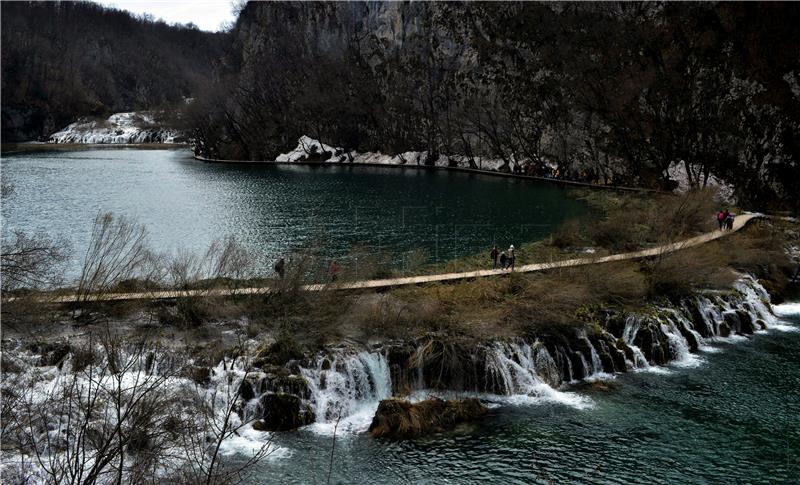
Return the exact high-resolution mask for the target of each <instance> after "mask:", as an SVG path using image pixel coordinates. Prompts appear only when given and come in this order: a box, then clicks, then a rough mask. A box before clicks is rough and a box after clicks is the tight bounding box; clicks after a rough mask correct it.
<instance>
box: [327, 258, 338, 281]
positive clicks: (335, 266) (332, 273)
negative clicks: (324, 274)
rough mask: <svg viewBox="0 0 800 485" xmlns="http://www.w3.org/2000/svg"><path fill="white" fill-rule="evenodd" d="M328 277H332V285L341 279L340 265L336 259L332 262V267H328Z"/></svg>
mask: <svg viewBox="0 0 800 485" xmlns="http://www.w3.org/2000/svg"><path fill="white" fill-rule="evenodd" d="M328 275H329V276H330V277H331V283H334V282H335V281H336V278H338V277H339V263H337V262H336V260H335V259H334V260H333V261H331V265H330V267H328Z"/></svg>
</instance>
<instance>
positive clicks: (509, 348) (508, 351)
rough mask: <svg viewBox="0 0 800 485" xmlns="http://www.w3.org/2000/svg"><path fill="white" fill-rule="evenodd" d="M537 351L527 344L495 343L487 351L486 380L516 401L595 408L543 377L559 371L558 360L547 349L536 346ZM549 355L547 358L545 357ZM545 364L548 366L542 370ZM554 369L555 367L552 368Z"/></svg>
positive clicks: (584, 399)
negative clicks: (551, 385) (544, 379)
mask: <svg viewBox="0 0 800 485" xmlns="http://www.w3.org/2000/svg"><path fill="white" fill-rule="evenodd" d="M534 345H535V347H536V350H534V349H532V348H531V346H530V345H528V344H526V343H500V342H498V343H495V344H494V345H493V346H492V347H490V348H488V349H487V350H486V352H487V356H486V381H487V383H491V382H494V383H495V386H494V387H495V389H497V391H498V392H499V393H502V394H505V395H506V396H514V397H515V399H514V400H513V401H512V402H518V401H521V402H524V403H531V402H535V403H538V402H541V401H550V402H559V403H562V404H567V405H570V406H574V407H577V408H586V407H591V406H592V402H591V400H590V399H586V398H584V397H582V396H578V395H576V394H574V393H571V392H561V391H557V390H556V389H554V388H552V387H550V386H549V385H548V384H547V383H545V382H544V381H543V380H542V377H540V374H542V375H547V373H549V372H554V371H555V372H557V369H556V366H555V361H554V360H553V358H552V356H551V355H550V353H549V352H547V350H546V349H544V347H543V346H541V347H539V345H540V344H539V343H538V342H537V343H536V344H534ZM544 352H546V353H547V354H546V356H545V354H544ZM539 365H544V366H545V367H538V366H539ZM551 366H552V367H551Z"/></svg>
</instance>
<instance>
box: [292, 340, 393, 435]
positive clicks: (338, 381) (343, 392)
mask: <svg viewBox="0 0 800 485" xmlns="http://www.w3.org/2000/svg"><path fill="white" fill-rule="evenodd" d="M300 371H301V373H302V375H303V377H305V379H306V380H307V382H308V388H309V391H310V404H311V408H312V409H313V411H314V414H315V416H316V422H317V424H335V423H336V422H337V421H340V420H341V421H343V422H344V425H345V426H347V427H362V426H365V425H364V421H365V420H364V418H365V417H367V419H371V418H372V415H373V414H374V412H375V409H376V408H377V406H378V403H379V402H380V401H381V400H382V399H386V398H388V397H390V396H391V394H392V381H391V377H390V374H389V365H388V363H387V362H386V357H385V356H384V355H382V354H379V353H375V352H359V353H357V354H338V355H334V356H333V357H332V359H331V360H329V358H328V357H327V356H320V357H318V358H317V360H316V362H315V366H314V367H311V368H301V369H300ZM366 424H369V421H366Z"/></svg>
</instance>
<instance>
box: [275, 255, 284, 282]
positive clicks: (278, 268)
mask: <svg viewBox="0 0 800 485" xmlns="http://www.w3.org/2000/svg"><path fill="white" fill-rule="evenodd" d="M273 269H274V270H275V273H277V274H278V278H280V279H283V275H284V274H285V273H286V262H284V260H283V258H281V259H279V260H277V261H275V266H273Z"/></svg>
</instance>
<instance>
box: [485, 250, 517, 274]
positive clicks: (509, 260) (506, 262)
mask: <svg viewBox="0 0 800 485" xmlns="http://www.w3.org/2000/svg"><path fill="white" fill-rule="evenodd" d="M489 256H490V257H491V258H492V269H497V263H498V262H499V263H500V269H510V270H511V271H514V263H515V262H516V259H517V257H516V256H515V255H514V245H513V244H512V245H511V246H509V248H508V250H507V251H499V250H498V249H497V245H496V244H495V245H494V246H493V247H492V251H491V252H490V253H489Z"/></svg>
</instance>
